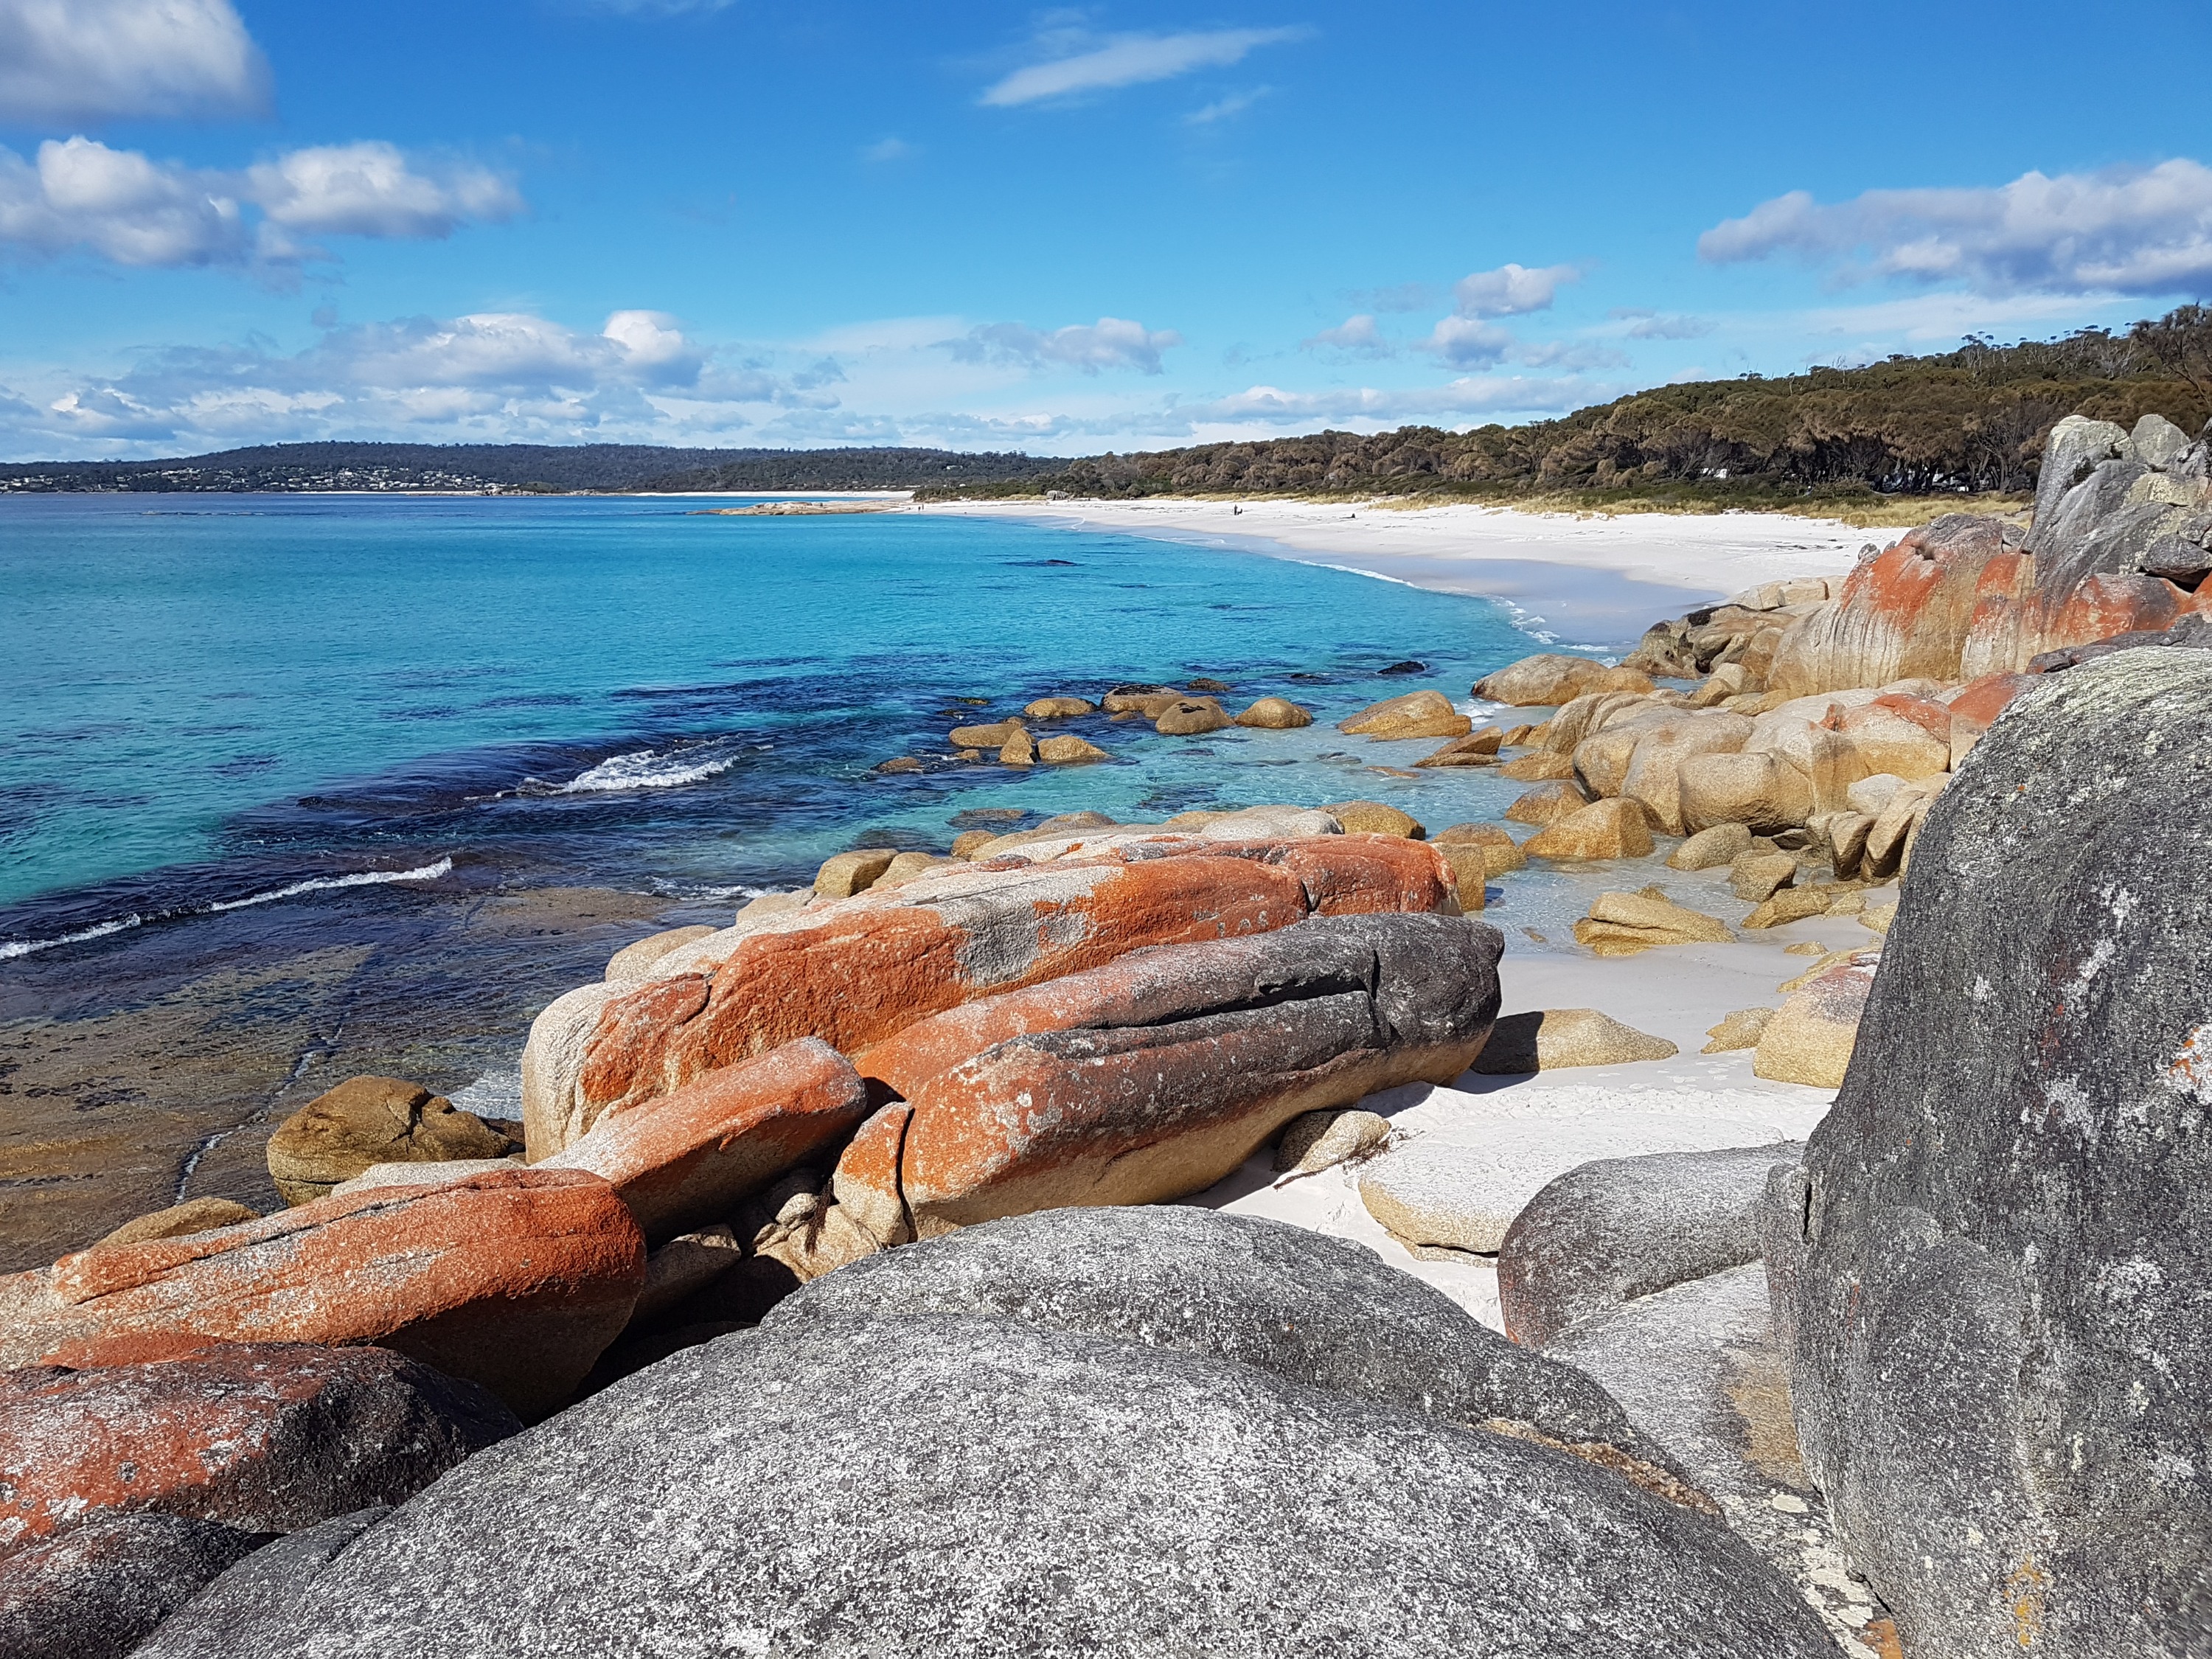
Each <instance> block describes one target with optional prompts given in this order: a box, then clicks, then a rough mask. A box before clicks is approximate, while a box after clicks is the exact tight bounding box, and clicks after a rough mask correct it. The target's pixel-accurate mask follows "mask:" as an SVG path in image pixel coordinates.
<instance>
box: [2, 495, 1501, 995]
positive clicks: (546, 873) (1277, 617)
mask: <svg viewBox="0 0 2212 1659" xmlns="http://www.w3.org/2000/svg"><path fill="white" fill-rule="evenodd" d="M696 505H697V504H696V503H691V502H685V501H641V500H637V499H614V500H595V499H569V498H556V499H544V500H539V499H496V500H475V499H465V500H422V499H390V498H379V497H316V496H225V497H218V498H208V497H178V496H168V497H147V496H143V495H136V496H84V495H72V496H47V497H24V496H15V497H6V498H0V592H4V594H5V596H6V600H7V603H6V604H5V605H4V606H0V953H4V954H5V955H6V956H8V957H15V958H17V959H18V960H21V958H22V957H25V956H27V955H29V954H32V953H33V951H35V953H36V954H37V955H39V956H41V957H43V956H46V955H48V954H49V953H50V951H49V950H48V949H39V948H37V947H41V946H45V945H46V943H47V942H48V941H52V940H58V939H65V938H69V937H70V936H72V935H78V934H83V933H90V932H92V931H93V930H95V929H101V928H108V927H115V926H117V925H118V924H124V923H128V922H130V921H131V919H132V918H136V919H137V922H136V925H135V926H134V927H132V928H131V931H133V932H138V931H141V930H147V931H151V930H158V929H161V928H163V927H182V926H189V925H191V922H192V921H194V920H195V919H201V918H206V917H209V916H210V915H224V914H228V907H234V906H236V905H237V904H238V903H239V902H240V901H247V900H263V899H264V898H266V897H267V896H270V895H275V894H279V893H283V892H284V891H285V890H288V889H290V890H294V891H292V892H290V893H289V894H288V895H287V897H286V900H285V902H286V903H287V906H288V908H289V906H290V905H292V904H294V903H299V904H311V903H315V902H324V903H333V904H335V903H342V902H347V897H348V896H355V897H365V896H366V895H363V894H361V893H360V891H359V890H358V888H357V887H338V886H332V885H326V884H331V883H335V882H338V881H342V880H344V879H345V878H356V881H358V880H359V878H364V877H379V876H390V875H392V874H395V873H400V872H425V871H436V872H438V873H436V874H435V875H418V876H416V877H414V878H411V879H410V881H408V882H406V883H404V884H391V885H392V889H393V890H391V891H388V892H386V893H385V894H382V895H380V896H382V897H385V898H388V899H391V900H393V901H398V899H399V896H400V894H399V891H398V889H400V888H402V887H403V886H404V889H405V890H410V891H421V892H424V893H435V891H437V890H439V889H441V886H442V887H447V888H450V887H452V886H453V884H468V883H470V882H471V881H474V882H476V883H477V884H483V883H486V882H495V883H496V884H499V885H501V886H504V887H512V886H514V885H518V884H520V885H529V884H533V883H556V882H558V883H566V884H576V885H611V886H618V887H622V888H624V889H628V890H646V891H652V892H660V893H665V894H667V895H669V896H671V897H672V898H679V897H689V898H694V899H699V900H702V901H705V900H720V899H722V898H728V897H734V896H738V895H739V894H741V893H742V892H744V891H745V890H750V889H755V888H760V887H767V886H774V885H778V884H793V883H794V882H797V881H800V880H803V879H805V878H806V877H807V876H808V875H809V874H810V873H811V870H812V868H813V866H814V865H815V864H816V863H817V862H818V861H819V860H821V859H822V858H823V857H825V856H827V855H828V854H829V853H831V852H834V851H836V850H838V849H839V848H842V847H845V846H848V845H852V844H855V842H874V843H877V844H881V843H882V842H884V841H885V840H886V839H888V840H890V841H891V842H896V843H897V844H902V845H912V846H915V847H926V848H943V847H944V846H945V845H946V844H948V843H949V842H950V840H951V836H952V835H953V834H954V833H956V832H957V823H956V821H957V820H961V819H962V818H963V814H969V813H973V812H975V811H978V810H990V809H996V810H999V811H1022V812H1025V813H1028V814H1030V815H1031V817H1035V816H1036V815H1042V814H1046V813H1051V812H1054V811H1067V810H1072V809H1074V808H1078V807H1091V808H1096V809H1097V810H1101V811H1106V812H1108V813H1110V814H1112V815H1113V816H1114V817H1117V818H1121V819H1124V820H1129V819H1137V818H1157V817H1162V816H1165V815H1167V814H1169V813H1171V812H1174V811H1181V810H1183V809H1185V808H1188V807H1191V806H1197V805H1237V804H1243V803H1250V802H1256V801H1263V800H1292V801H1297V802H1300V803H1302V804H1309V805H1318V804H1321V803H1322V802H1325V801H1328V800H1332V799H1346V798H1348V797H1352V796H1361V797H1365V798H1369V799H1386V800H1391V801H1393V802H1395V803H1396V804H1399V805H1405V806H1406V807H1407V808H1408V810H1410V811H1413V812H1414V813H1415V815H1416V816H1417V817H1422V818H1423V819H1425V821H1427V822H1429V823H1432V824H1441V823H1449V822H1451V821H1453V819H1455V818H1457V817H1485V816H1491V815H1492V814H1494V812H1495V811H1497V810H1498V807H1499V806H1500V805H1502V804H1503V802H1504V800H1505V799H1509V798H1510V793H1511V790H1510V786H1505V785H1503V784H1500V783H1498V782H1497V781H1493V780H1490V779H1488V778H1486V777H1485V776H1484V775H1481V774H1479V773H1460V774H1433V775H1423V776H1422V777H1420V778H1419V779H1418V780H1410V779H1396V778H1391V777H1388V776H1385V775H1380V774H1377V773H1376V772H1374V771H1372V770H1370V768H1371V767H1372V766H1374V765H1376V763H1384V764H1396V765H1401V766H1402V765H1404V764H1405V763H1407V761H1409V760H1410V759H1412V758H1413V757H1417V756H1418V755H1419V754H1420V753H1422V752H1424V751H1425V750H1426V749H1427V748H1428V747H1430V746H1431V745H1429V744H1409V745H1377V744H1368V743H1366V742H1365V741H1364V740H1360V739H1347V738H1343V737H1341V736H1340V735H1339V734H1337V733H1336V732H1334V730H1333V729H1332V728H1331V727H1330V726H1329V725H1328V723H1327V722H1328V721H1330V720H1334V719H1336V718H1339V717H1340V716H1341V715H1342V714H1345V713H1346V712H1348V711H1349V710H1350V709H1352V708H1356V707H1358V706H1359V705H1360V704H1362V703H1364V702H1368V701H1370V700H1371V699H1373V698H1375V697H1377V696H1388V695H1390V694H1391V693H1393V692H1395V691H1399V690H1406V689H1407V688H1408V687H1411V686H1414V685H1437V686H1439V687H1442V688H1443V689H1445V690H1448V691H1449V692H1450V693H1452V694H1453V695H1454V696H1461V697H1463V696H1465V694H1466V691H1467V688H1468V685H1469V684H1471V683H1472V682H1473V680H1474V678H1475V677H1476V676H1477V675H1479V674H1480V673H1481V672H1483V671H1486V669H1488V668H1489V667H1492V666H1494V665H1498V664H1499V663H1502V662H1504V661H1507V660H1510V659H1512V658H1513V657H1515V656H1517V655H1520V654H1522V653H1524V652H1526V651H1527V650H1528V649H1529V648H1531V645H1532V641H1530V640H1529V639H1528V637H1527V636H1526V635H1522V634H1521V633H1519V632H1517V631H1516V629H1514V628H1513V626H1512V625H1511V623H1510V620H1509V619H1508V617H1507V616H1506V614H1505V613H1504V611H1501V610H1500V609H1498V607H1496V606H1493V605H1490V604H1489V603H1487V602H1486V601H1483V600H1480V599H1468V598H1464V597H1460V596H1455V595H1447V594H1438V593H1431V592H1420V591H1417V590H1415V589H1413V588H1411V587H1407V586H1402V585H1399V584H1395V583H1392V582H1388V581H1383V580H1375V579H1372V578H1368V577H1363V576H1359V575H1357V574H1350V573H1346V572H1342V571H1336V570H1330V569H1327V568H1319V567H1316V566H1312V565H1306V564H1299V563H1295V562H1284V561H1275V560H1268V559H1263V558H1259V557H1255V556H1252V555H1250V554H1249V553H1243V552H1235V551H1225V550H1215V549H1209V548H1205V547H1200V546H1191V545H1183V544H1170V543H1165V542H1161V541H1156V540H1146V539H1139V538H1129V537H1122V536H1115V535H1108V534H1103V533H1096V532H1070V531H1066V530H1060V529H1049V528H1043V527H1039V526H1024V525H1019V524H1010V523H1005V522H988V523H985V522H978V521H975V520H967V519H960V518H955V517H950V516H947V517H932V516H930V515H929V514H927V513H918V514H917V513H885V514H880V515H853V516H837V517H819V518H729V517H712V516H702V515H701V514H699V513H696V512H695V511H693V510H692V508H693V507H695V506H696ZM1407 658H1413V659H1419V661H1421V662H1423V663H1425V665H1427V669H1428V671H1425V672H1424V673H1423V674H1421V675H1419V676H1418V677H1413V678H1380V677H1378V671H1379V670H1380V669H1382V668H1383V667H1384V666H1385V665H1389V664H1390V663H1393V662H1395V661H1397V660H1400V659H1407ZM1194 675H1206V676H1212V677H1214V678H1219V679H1222V680H1225V681H1228V682H1230V683H1231V684H1232V685H1233V686H1234V687H1235V690H1234V692H1233V694H1230V695H1228V696H1225V698H1224V701H1225V702H1229V703H1230V704H1231V707H1232V708H1235V707H1237V706H1241V704H1242V703H1243V702H1244V701H1245V700H1247V699H1249V698H1251V697H1255V696H1263V695H1267V694H1270V693H1279V694H1282V695H1286V696H1292V697H1295V698H1297V700H1298V701H1300V702H1304V703H1306V704H1308V705H1309V706H1310V707H1312V708H1315V709H1316V713H1317V714H1320V715H1321V716H1322V724H1318V725H1316V726H1314V727H1313V728H1311V729H1310V730H1309V731H1305V732H1288V733H1277V732H1242V731H1234V732H1223V733H1219V734H1216V735H1214V736H1212V737H1210V738H1198V739H1194V738H1164V737H1161V736H1158V734H1156V733H1154V732H1152V731H1151V730H1150V728H1149V727H1148V726H1143V725H1140V724H1137V723H1123V724H1115V723H1113V722H1109V721H1108V720H1105V719H1104V718H1103V716H1102V717H1097V718H1094V719H1089V720H1079V721H1076V722H1073V723H1070V724H1069V725H1068V726H1066V727H1065V728H1064V729H1070V730H1074V731H1078V732H1081V733H1082V734H1083V735H1085V736H1087V737H1089V738H1091V739H1092V740H1093V741H1094V742H1096V743H1097V744H1100V745H1101V746H1102V747H1104V748H1106V749H1107V750H1109V751H1111V752H1112V754H1113V755H1114V757H1115V759H1114V761H1113V763H1110V764H1106V765H1097V766H1090V767H1083V768H1073V769H1050V768H1044V767H1039V768H1037V769H1036V770H1035V771H1034V772H1031V773H1020V772H1015V771H1012V770H1010V769H1005V768H1001V767H999V766H996V765H994V764H992V765H984V766H980V767H967V768H954V767H951V765H950V764H949V763H944V764H939V762H938V761H937V760H935V759H933V760H932V769H931V770H930V771H929V772H928V773H927V774H926V775H922V776H920V777H883V776H878V775H876V774H874V773H873V772H872V767H873V766H874V765H875V764H876V763H878V762H879V761H882V760H884V759H885V758H888V757H891V756H894V755H900V754H915V755H918V756H923V757H945V755H946V754H947V752H948V750H947V745H946V743H945V734H946V732H948V731H949V730H950V728H951V726H952V725H953V724H954V723H955V720H956V719H977V718H983V719H987V718H994V717H996V716H998V715H1000V714H1007V713H1012V712H1014V711H1016V710H1018V708H1020V706H1021V705H1022V704H1023V703H1024V702H1027V701H1029V700H1030V698H1032V697H1035V696H1041V695H1044V694H1047V693H1052V692H1073V693H1077V694H1079V695H1084V696H1091V697H1093V698H1096V697H1097V696H1098V694H1099V693H1100V692H1101V691H1102V690H1104V689H1105V688H1106V687H1107V686H1109V685H1110V684H1114V683H1115V682H1116V681H1119V680H1125V679H1133V680H1148V681H1158V682H1163V683H1168V684H1179V683H1181V682H1183V681H1185V680H1188V678H1191V677H1192V676H1194ZM961 697H967V698H977V699H982V700H984V703H985V706H984V707H981V708H975V707H973V706H960V705H956V704H955V703H954V702H953V701H952V700H953V699H956V698H961ZM448 861H450V867H449V868H447V867H445V866H447V862H448ZM27 947H30V948H29V949H27ZM85 948H87V947H86V945H84V944H70V945H61V946H58V947H52V949H56V950H58V951H59V952H60V953H61V954H62V955H63V956H64V957H67V956H70V955H74V954H75V953H76V952H78V951H82V950H84V949H85ZM41 965H42V966H45V965H46V964H44V963H42V964H41ZM59 965H60V964H59V963H58V962H56V963H53V964H52V966H53V967H55V968H58V967H59Z"/></svg>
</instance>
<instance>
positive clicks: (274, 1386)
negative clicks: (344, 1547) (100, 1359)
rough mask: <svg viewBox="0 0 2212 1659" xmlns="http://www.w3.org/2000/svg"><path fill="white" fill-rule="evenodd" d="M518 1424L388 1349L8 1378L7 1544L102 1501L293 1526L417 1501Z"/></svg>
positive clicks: (252, 1354)
mask: <svg viewBox="0 0 2212 1659" xmlns="http://www.w3.org/2000/svg"><path fill="white" fill-rule="evenodd" d="M521 1426H522V1425H521V1424H520V1423H519V1422H517V1421H516V1420H515V1418H514V1415H513V1413H511V1412H509V1411H508V1410H507V1407H504V1406H502V1405H501V1404H500V1403H499V1401H496V1400H495V1399H493V1398H492V1397H491V1395H489V1394H487V1393H485V1392H484V1391H483V1389H478V1388H476V1387H474V1386H473V1385H471V1384H470V1383H462V1382H459V1381H457V1380H455V1379H454V1378H453V1377H450V1376H441V1375H440V1374H439V1373H438V1372H436V1371H435V1370H431V1369H430V1368H429V1367H428V1366H427V1365H422V1364H417V1363H416V1361H414V1360H412V1359H409V1358H405V1357H404V1356H403V1355H400V1354H397V1353H393V1352H392V1351H391V1350H389V1349H386V1348H326V1347H319V1346H313V1345H310V1344H307V1343H296V1342H277V1343H259V1342H241V1343H225V1344H223V1345H222V1346H217V1347H213V1348H208V1349H204V1350H203V1351H201V1352H197V1353H191V1354H185V1355H181V1356H179V1357H178V1358H174V1359H164V1360H156V1361H154V1362H152V1363H150V1364H142V1365H112V1366H100V1367H95V1368H94V1369H91V1370H64V1369H62V1368H59V1367H56V1366H46V1365H33V1366H28V1367H26V1368H24V1369H22V1370H12V1371H7V1372H4V1373H0V1549H12V1548H14V1547H16V1546H17V1545H19V1544H22V1543H24V1542H27V1541H29V1540H31V1539H33V1538H40V1537H44V1536H45V1535H46V1534H48V1533H50V1532H52V1531H54V1530H55V1529H56V1528H59V1527H65V1526H72V1525H75V1524H76V1523H77V1522H79V1521H81V1520H82V1519H84V1518H85V1517H87V1516H90V1515H94V1514H98V1513H100V1512H102V1511H106V1510H125V1511H130V1510H154V1511H156V1512H158V1513H161V1514H164V1515H184V1516H195V1517H197V1519H200V1520H203V1521H220V1522H223V1523H224V1524H225V1525H227V1526H233V1527H241V1528H245V1529H246V1531H248V1532H297V1531H298V1530H300V1528H302V1527H312V1526H313V1525H314V1524H315V1523H316V1522H320V1521H326V1520H328V1519H330V1517H331V1516H335V1515H350V1514H351V1513H353V1512H354V1511H355V1510H361V1509H366V1508H367V1507H368V1506H369V1505H370V1504H399V1503H404V1502H405V1501H406V1500H407V1499H408V1498H411V1497H413V1496H414V1495H415V1494H416V1492H420V1491H421V1490H422V1488H423V1487H424V1486H428V1485H429V1484H430V1482H432V1481H433V1480H436V1479H437V1478H438V1477H439V1476H440V1475H441V1474H444V1473H445V1472H446V1471H447V1469H449V1468H453V1466H454V1465H455V1464H456V1463H459V1462H460V1461H461V1460H462V1459H463V1458H465V1457H466V1456H468V1455H470V1454H471V1453H472V1452H476V1451H479V1450H481V1449H483V1448H484V1447H486V1446H489V1445H490V1444H491V1443H493V1442H495V1441H497V1440H501V1439H504V1438H505V1437H507V1436H508V1435H510V1434H513V1433H514V1432H516V1431H518V1430H520V1428H521Z"/></svg>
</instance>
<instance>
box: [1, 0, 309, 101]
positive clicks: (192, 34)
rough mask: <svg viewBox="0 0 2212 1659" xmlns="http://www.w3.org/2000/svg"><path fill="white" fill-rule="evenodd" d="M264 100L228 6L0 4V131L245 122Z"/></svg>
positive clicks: (242, 29)
mask: <svg viewBox="0 0 2212 1659" xmlns="http://www.w3.org/2000/svg"><path fill="white" fill-rule="evenodd" d="M268 93H269V71H268V66H267V65H266V64H264V62H263V61H262V58H261V54H260V52H258V50H256V48H255V46H254V45H253V42H252V39H251V38H250V37H249V36H248V35H247V34H246V25H245V24H244V23H242V22H240V21H239V16H238V13H237V12H236V11H235V10H234V9H232V7H231V4H230V0H0V122H4V123H9V124H12V125H23V126H31V125H40V124H42V123H46V122H56V121H101V120H112V119H130V118H146V117H154V116H185V115H228V114H244V113H251V112H253V111H256V110H258V109H259V108H261V107H262V106H263V105H264V103H265V102H266V101H267V98H268Z"/></svg>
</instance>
